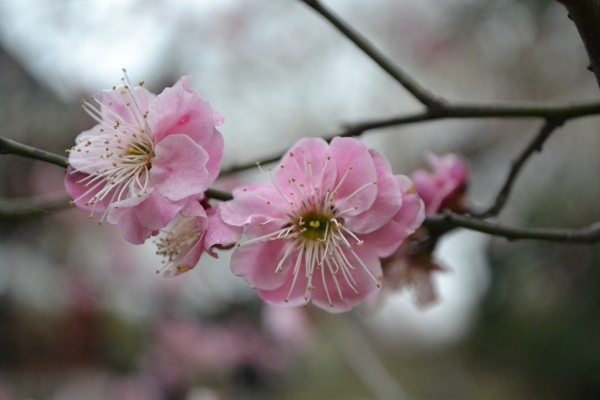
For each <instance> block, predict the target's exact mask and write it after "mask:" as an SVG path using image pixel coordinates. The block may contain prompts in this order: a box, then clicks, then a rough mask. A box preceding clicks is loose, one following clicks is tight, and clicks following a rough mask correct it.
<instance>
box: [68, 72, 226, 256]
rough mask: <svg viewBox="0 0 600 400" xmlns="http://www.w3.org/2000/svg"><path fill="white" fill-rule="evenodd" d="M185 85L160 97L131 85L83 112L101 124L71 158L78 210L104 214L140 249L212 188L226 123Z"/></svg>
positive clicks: (82, 138) (82, 139)
mask: <svg viewBox="0 0 600 400" xmlns="http://www.w3.org/2000/svg"><path fill="white" fill-rule="evenodd" d="M189 79H190V78H189V77H188V76H186V77H183V78H181V79H180V80H179V81H178V82H177V83H176V84H175V85H174V86H173V87H172V88H166V89H165V90H164V91H163V92H162V93H161V94H159V95H158V96H156V95H154V94H152V93H150V92H148V91H147V90H146V89H145V88H144V87H143V86H142V85H143V82H140V87H135V88H134V87H131V86H132V85H131V84H130V82H129V80H128V79H127V83H128V84H127V85H124V86H120V87H118V88H113V90H109V91H104V92H103V93H102V100H101V101H99V100H96V99H94V100H95V101H96V103H98V105H95V104H90V103H88V102H85V101H83V105H82V107H83V108H84V110H86V111H87V112H88V114H90V115H91V116H92V117H93V118H94V119H95V120H96V121H97V122H98V125H96V126H95V127H93V128H92V129H90V130H88V131H85V132H82V133H81V134H80V135H79V136H78V137H77V139H76V145H75V146H74V147H73V148H71V150H70V153H69V164H70V166H69V171H68V174H67V177H66V179H65V186H66V189H67V192H68V193H69V194H70V195H71V196H72V197H73V199H74V200H73V203H74V204H76V205H77V206H78V207H81V208H84V209H88V210H91V211H92V215H93V213H94V212H95V211H99V212H103V215H102V217H101V218H100V222H102V220H104V219H106V220H107V221H108V222H110V223H112V224H117V225H118V226H119V227H120V229H121V232H122V233H123V236H124V237H125V239H126V240H127V241H129V242H131V243H133V244H141V243H143V242H144V241H145V240H146V239H147V238H148V237H150V236H151V235H154V234H156V233H157V232H158V230H159V229H161V228H164V227H165V226H167V224H168V223H169V222H170V221H171V220H172V219H173V218H174V217H175V216H176V215H177V214H178V213H179V212H180V211H181V210H182V209H183V208H184V207H186V205H187V204H188V203H189V202H190V201H197V197H198V196H201V195H202V194H203V193H204V191H205V190H206V189H207V188H208V187H209V186H210V185H211V184H212V183H213V182H214V180H215V179H216V177H217V175H218V173H219V169H220V167H219V161H220V159H221V157H222V155H223V137H222V136H221V134H220V133H219V132H218V131H217V130H216V129H215V126H217V125H220V124H222V123H223V118H222V117H221V116H220V115H218V114H217V113H216V112H215V110H214V109H213V108H212V107H211V106H210V104H209V103H207V102H206V101H204V100H202V99H201V98H200V96H199V95H198V93H196V92H195V91H193V90H190V89H187V88H186V85H187V83H188V81H189Z"/></svg>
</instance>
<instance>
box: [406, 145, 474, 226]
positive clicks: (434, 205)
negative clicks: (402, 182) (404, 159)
mask: <svg viewBox="0 0 600 400" xmlns="http://www.w3.org/2000/svg"><path fill="white" fill-rule="evenodd" d="M427 162H428V163H429V165H430V166H431V167H432V168H433V172H427V171H424V170H417V171H415V172H414V173H413V174H412V175H411V178H412V180H413V181H414V183H415V186H416V188H417V192H418V193H419V196H421V198H422V199H423V201H424V202H425V212H426V214H427V215H433V214H437V213H439V212H441V211H443V210H444V209H450V210H452V211H454V212H458V213H463V212H465V211H466V209H467V204H466V197H465V196H464V193H465V190H466V187H467V182H468V180H469V177H470V171H469V165H468V164H467V162H466V160H465V159H463V158H462V157H460V156H458V155H456V154H448V155H446V156H444V157H438V156H436V155H435V154H428V155H427Z"/></svg>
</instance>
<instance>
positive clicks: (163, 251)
mask: <svg viewBox="0 0 600 400" xmlns="http://www.w3.org/2000/svg"><path fill="white" fill-rule="evenodd" d="M192 204H193V207H191V208H190V209H186V210H183V211H182V214H184V215H185V216H179V217H178V218H176V220H175V221H174V223H173V226H172V227H171V229H169V230H166V231H165V232H164V233H163V234H162V235H160V236H159V238H158V239H157V241H156V244H157V247H158V250H157V252H156V253H157V254H158V255H162V256H164V257H165V258H166V261H165V265H164V266H163V267H162V268H161V269H160V270H159V271H156V272H162V273H163V276H165V277H168V278H170V277H175V276H179V275H181V274H183V273H185V272H187V271H189V270H191V269H193V268H194V267H195V266H196V264H198V261H199V260H200V256H201V255H202V253H204V252H206V253H208V254H209V255H211V256H212V257H214V258H218V255H217V253H215V252H214V251H213V248H214V247H231V246H233V245H234V244H235V242H237V241H238V240H239V239H240V236H241V235H242V228H240V227H237V226H231V225H228V224H226V223H225V222H223V220H222V219H221V206H222V204H219V205H218V206H217V207H210V206H208V205H206V209H205V207H204V206H203V205H202V204H200V203H192Z"/></svg>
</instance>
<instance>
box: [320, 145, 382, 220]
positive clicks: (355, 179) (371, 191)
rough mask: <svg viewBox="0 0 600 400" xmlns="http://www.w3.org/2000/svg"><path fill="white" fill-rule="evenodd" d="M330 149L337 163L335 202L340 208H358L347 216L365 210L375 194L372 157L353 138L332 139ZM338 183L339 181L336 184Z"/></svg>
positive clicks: (375, 173) (373, 199) (375, 179)
mask: <svg viewBox="0 0 600 400" xmlns="http://www.w3.org/2000/svg"><path fill="white" fill-rule="evenodd" d="M330 150H331V158H332V159H333V160H335V162H336V166H337V177H336V188H334V190H335V191H336V192H337V195H336V196H335V197H334V205H335V206H336V207H338V209H341V210H344V209H349V208H351V207H355V206H356V207H358V209H357V210H353V211H350V212H348V213H347V214H346V215H357V214H360V213H362V212H365V211H366V210H368V209H369V208H370V207H371V206H372V205H373V202H375V198H376V197H377V185H374V184H372V183H373V182H376V181H377V171H376V169H375V163H374V162H373V157H372V156H371V154H370V153H369V150H368V149H367V148H366V146H365V145H364V144H362V143H361V142H359V141H358V140H356V139H352V138H341V137H336V138H334V139H333V140H332V141H331V145H330ZM350 167H352V169H350ZM346 174H347V176H346V177H345V178H344V176H345V175H346ZM342 180H343V182H342ZM340 182H342V184H341V185H339V186H337V185H338V184H339V183H340ZM350 196H351V197H350Z"/></svg>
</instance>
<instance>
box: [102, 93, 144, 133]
mask: <svg viewBox="0 0 600 400" xmlns="http://www.w3.org/2000/svg"><path fill="white" fill-rule="evenodd" d="M155 99H156V95H155V94H153V93H150V92H149V91H147V90H146V89H145V88H143V87H136V88H129V89H126V88H125V86H119V87H117V88H115V89H112V90H103V91H102V106H101V111H102V116H103V117H104V120H105V121H107V123H110V124H111V125H114V124H115V123H116V122H117V120H118V121H120V122H125V123H127V124H131V125H135V126H140V125H143V121H144V118H143V116H144V113H146V111H148V109H149V107H150V105H151V104H152V103H153V102H154V100H155Z"/></svg>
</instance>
